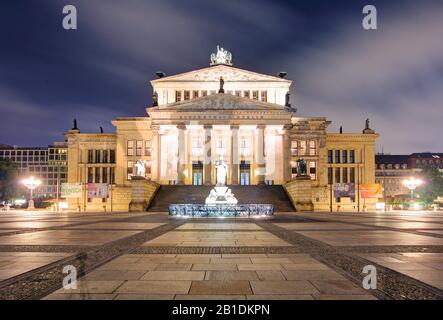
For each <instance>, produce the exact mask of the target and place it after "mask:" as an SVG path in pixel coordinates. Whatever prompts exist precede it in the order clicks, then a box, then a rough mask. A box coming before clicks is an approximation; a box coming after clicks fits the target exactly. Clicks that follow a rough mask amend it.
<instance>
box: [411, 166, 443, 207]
mask: <svg viewBox="0 0 443 320" xmlns="http://www.w3.org/2000/svg"><path fill="white" fill-rule="evenodd" d="M421 176H422V179H423V182H424V183H423V185H422V186H420V187H419V188H418V191H417V194H418V196H419V202H420V203H422V204H424V205H426V206H429V205H432V204H434V201H435V200H436V199H437V198H438V197H441V196H443V173H442V172H440V171H439V170H438V169H436V168H433V167H425V168H423V171H422V172H421Z"/></svg>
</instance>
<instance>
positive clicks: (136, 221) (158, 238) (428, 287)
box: [0, 211, 443, 300]
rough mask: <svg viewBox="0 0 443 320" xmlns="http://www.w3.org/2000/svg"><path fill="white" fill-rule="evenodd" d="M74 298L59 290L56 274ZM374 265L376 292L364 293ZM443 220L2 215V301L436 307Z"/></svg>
mask: <svg viewBox="0 0 443 320" xmlns="http://www.w3.org/2000/svg"><path fill="white" fill-rule="evenodd" d="M68 265H71V266H74V267H75V268H76V270H77V273H78V277H79V281H78V282H77V288H76V289H63V288H62V283H63V278H64V277H66V275H67V274H65V273H63V268H64V267H65V266H68ZM367 265H373V266H375V267H376V270H377V288H376V289H371V290H365V289H364V288H363V285H362V279H363V277H364V276H365V275H364V274H362V270H363V268H364V267H365V266H367ZM442 297H443V213H436V212H427V213H424V212H397V213H359V214H357V213H334V214H330V213H278V214H276V215H275V216H274V217H273V218H271V219H266V220H261V219H242V218H238V219H227V218H226V219H217V218H214V219H170V218H169V217H168V216H167V214H166V213H156V212H153V213H151V212H149V213H146V212H143V213H114V214H110V213H88V214H84V213H49V212H27V211H21V212H9V213H2V214H1V215H0V299H87V300H89V299H116V300H123V299H168V300H172V299H175V300H193V299H194V300H204V299H214V300H223V299H232V300H245V299H246V300H260V299H285V300H313V299H321V300H325V299H340V300H343V299H360V300H362V299H363V300H367V299H439V298H440V299H441V298H442Z"/></svg>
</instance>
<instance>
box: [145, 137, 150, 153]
mask: <svg viewBox="0 0 443 320" xmlns="http://www.w3.org/2000/svg"><path fill="white" fill-rule="evenodd" d="M145 156H147V157H150V156H151V140H146V141H145Z"/></svg>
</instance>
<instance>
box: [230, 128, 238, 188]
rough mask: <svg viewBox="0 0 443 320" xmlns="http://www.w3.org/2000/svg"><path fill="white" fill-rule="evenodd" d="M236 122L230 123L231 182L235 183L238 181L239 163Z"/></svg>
mask: <svg viewBox="0 0 443 320" xmlns="http://www.w3.org/2000/svg"><path fill="white" fill-rule="evenodd" d="M239 128H240V126H239V125H238V124H233V125H231V183H232V184H234V185H236V184H238V183H239V179H238V175H239V170H240V169H239V164H240V157H239V152H238V130H239Z"/></svg>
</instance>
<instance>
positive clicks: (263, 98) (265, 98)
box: [260, 91, 268, 102]
mask: <svg viewBox="0 0 443 320" xmlns="http://www.w3.org/2000/svg"><path fill="white" fill-rule="evenodd" d="M260 94H261V101H263V102H268V92H267V91H262V92H261V93H260Z"/></svg>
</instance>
